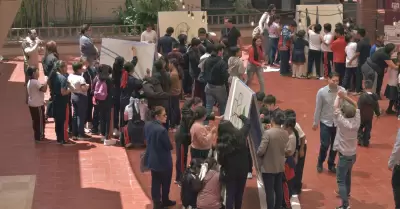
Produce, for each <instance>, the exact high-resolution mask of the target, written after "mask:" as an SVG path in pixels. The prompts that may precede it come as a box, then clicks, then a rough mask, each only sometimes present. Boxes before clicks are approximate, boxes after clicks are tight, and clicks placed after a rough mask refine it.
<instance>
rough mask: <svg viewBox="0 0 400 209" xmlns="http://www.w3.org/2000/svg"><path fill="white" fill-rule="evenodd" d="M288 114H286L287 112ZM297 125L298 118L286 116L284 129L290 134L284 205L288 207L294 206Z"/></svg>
mask: <svg viewBox="0 0 400 209" xmlns="http://www.w3.org/2000/svg"><path fill="white" fill-rule="evenodd" d="M285 116H286V114H285ZM295 126H296V119H295V118H294V117H289V118H286V121H285V124H284V129H285V130H286V131H287V132H288V134H289V141H288V143H287V145H286V149H285V156H286V162H285V172H284V174H285V175H284V176H283V177H284V178H283V199H284V202H283V206H284V208H286V209H289V208H292V207H291V203H290V197H291V196H292V179H293V178H294V175H295V173H294V168H295V158H296V155H297V153H296V150H297V144H298V141H297V138H296V135H295V134H294V130H295Z"/></svg>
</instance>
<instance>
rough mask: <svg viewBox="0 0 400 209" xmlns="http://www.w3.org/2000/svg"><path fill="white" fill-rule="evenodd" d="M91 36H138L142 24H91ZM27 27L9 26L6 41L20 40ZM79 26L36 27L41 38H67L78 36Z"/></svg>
mask: <svg viewBox="0 0 400 209" xmlns="http://www.w3.org/2000/svg"><path fill="white" fill-rule="evenodd" d="M91 28H92V38H94V39H97V38H105V37H121V36H138V35H139V34H140V32H141V31H143V29H144V28H143V26H142V25H110V26H92V27H91ZM27 30H28V29H27V28H11V29H10V31H9V32H8V35H7V39H8V41H20V40H22V39H24V38H25V37H26V35H27ZM80 30H81V29H80V27H79V26H71V27H41V28H36V32H37V33H38V36H39V37H40V38H41V39H43V40H46V39H66V38H67V39H68V38H78V37H79V34H80Z"/></svg>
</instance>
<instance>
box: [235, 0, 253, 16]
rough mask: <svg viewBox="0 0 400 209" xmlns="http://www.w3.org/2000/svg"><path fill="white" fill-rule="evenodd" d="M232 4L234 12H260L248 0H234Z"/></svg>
mask: <svg viewBox="0 0 400 209" xmlns="http://www.w3.org/2000/svg"><path fill="white" fill-rule="evenodd" d="M233 6H234V7H235V14H249V13H258V12H260V11H259V10H257V9H255V8H253V7H252V5H251V1H250V0H235V2H234V3H233Z"/></svg>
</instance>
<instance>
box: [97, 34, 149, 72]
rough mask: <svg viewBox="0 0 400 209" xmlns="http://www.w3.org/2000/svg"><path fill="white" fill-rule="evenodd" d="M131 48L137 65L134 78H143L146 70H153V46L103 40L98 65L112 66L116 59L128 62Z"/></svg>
mask: <svg viewBox="0 0 400 209" xmlns="http://www.w3.org/2000/svg"><path fill="white" fill-rule="evenodd" d="M132 47H134V48H135V50H136V56H137V58H138V63H137V65H136V67H135V73H134V76H135V77H137V78H140V79H142V78H144V77H145V75H146V70H147V69H149V70H150V72H151V69H152V68H153V62H154V53H155V45H154V44H153V43H152V44H150V43H144V42H137V41H128V40H119V39H112V38H103V39H102V40H101V51H100V64H106V65H110V66H113V64H114V60H115V58H116V57H118V56H121V57H123V58H125V61H126V62H130V61H131V60H132V58H133V52H132Z"/></svg>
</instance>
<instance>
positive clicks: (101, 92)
mask: <svg viewBox="0 0 400 209" xmlns="http://www.w3.org/2000/svg"><path fill="white" fill-rule="evenodd" d="M107 95H108V92H107V83H106V82H105V81H97V83H96V86H95V88H94V98H95V99H96V100H99V101H103V100H105V99H106V98H107Z"/></svg>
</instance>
